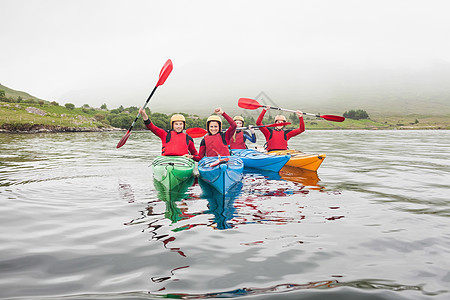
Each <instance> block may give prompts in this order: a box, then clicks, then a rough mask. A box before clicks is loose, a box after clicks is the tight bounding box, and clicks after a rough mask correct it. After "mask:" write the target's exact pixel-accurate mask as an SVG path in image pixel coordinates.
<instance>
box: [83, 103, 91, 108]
mask: <svg viewBox="0 0 450 300" xmlns="http://www.w3.org/2000/svg"><path fill="white" fill-rule="evenodd" d="M82 108H90V106H89V104H83V106H82Z"/></svg>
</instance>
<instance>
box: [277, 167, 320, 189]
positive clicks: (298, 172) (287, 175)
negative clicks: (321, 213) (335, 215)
mask: <svg viewBox="0 0 450 300" xmlns="http://www.w3.org/2000/svg"><path fill="white" fill-rule="evenodd" d="M280 176H281V178H282V179H284V180H289V181H293V182H298V183H301V184H302V185H304V186H308V187H309V189H312V190H320V189H323V187H322V186H320V185H318V183H319V181H320V179H319V176H318V175H317V172H314V171H310V170H305V169H301V168H295V167H291V166H284V167H283V168H282V169H281V170H280Z"/></svg>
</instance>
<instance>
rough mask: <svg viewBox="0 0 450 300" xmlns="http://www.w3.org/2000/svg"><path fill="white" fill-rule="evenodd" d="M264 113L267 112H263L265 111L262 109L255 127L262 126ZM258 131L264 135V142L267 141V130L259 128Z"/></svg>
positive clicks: (268, 135) (268, 134) (268, 133)
mask: <svg viewBox="0 0 450 300" xmlns="http://www.w3.org/2000/svg"><path fill="white" fill-rule="evenodd" d="M266 112H267V110H265V109H263V110H262V111H261V113H260V114H259V117H258V120H256V125H263V123H262V120H263V118H264V115H265V114H266ZM259 131H261V132H262V134H264V137H265V138H266V142H267V141H269V137H270V132H269V129H267V128H266V127H261V128H259Z"/></svg>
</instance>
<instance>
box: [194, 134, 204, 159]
mask: <svg viewBox="0 0 450 300" xmlns="http://www.w3.org/2000/svg"><path fill="white" fill-rule="evenodd" d="M204 141H205V139H203V140H202V142H201V143H200V149H199V150H198V155H195V156H194V157H193V159H194V160H195V161H200V160H201V159H202V158H203V157H204V156H205V154H206V146H205V143H204Z"/></svg>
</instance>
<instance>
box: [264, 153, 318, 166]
mask: <svg viewBox="0 0 450 300" xmlns="http://www.w3.org/2000/svg"><path fill="white" fill-rule="evenodd" d="M268 154H270V155H290V156H291V158H290V159H289V161H288V162H287V163H286V166H291V167H296V168H302V169H306V170H310V171H317V169H318V168H319V167H320V165H321V164H322V162H323V160H324V159H325V157H326V156H327V155H326V154H306V153H303V152H301V151H297V150H275V151H270V152H268Z"/></svg>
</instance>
